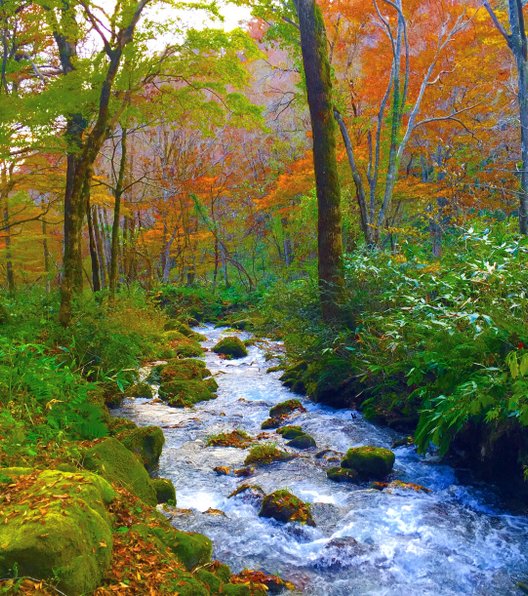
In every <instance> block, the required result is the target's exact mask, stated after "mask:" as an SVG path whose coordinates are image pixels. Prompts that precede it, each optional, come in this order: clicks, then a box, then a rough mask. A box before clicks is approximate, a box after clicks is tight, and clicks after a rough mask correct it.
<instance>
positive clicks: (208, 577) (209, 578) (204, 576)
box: [195, 569, 224, 594]
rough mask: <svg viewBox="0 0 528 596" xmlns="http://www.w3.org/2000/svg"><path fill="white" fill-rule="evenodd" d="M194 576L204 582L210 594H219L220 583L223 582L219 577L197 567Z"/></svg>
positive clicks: (220, 591)
mask: <svg viewBox="0 0 528 596" xmlns="http://www.w3.org/2000/svg"><path fill="white" fill-rule="evenodd" d="M195 575H196V577H197V578H198V579H199V580H200V581H201V582H202V584H205V585H206V586H207V587H208V588H209V590H210V591H211V593H212V594H221V593H222V590H221V587H222V584H223V583H224V582H223V581H222V580H221V579H220V578H219V577H217V576H216V575H215V574H214V573H211V572H210V571H206V570H205V569H198V570H197V571H196V573H195Z"/></svg>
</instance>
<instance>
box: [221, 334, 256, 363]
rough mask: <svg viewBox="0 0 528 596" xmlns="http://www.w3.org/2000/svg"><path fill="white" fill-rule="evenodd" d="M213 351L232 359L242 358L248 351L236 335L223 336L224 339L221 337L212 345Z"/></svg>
mask: <svg viewBox="0 0 528 596" xmlns="http://www.w3.org/2000/svg"><path fill="white" fill-rule="evenodd" d="M213 352H216V353H217V354H222V355H223V356H227V357H228V358H233V359H236V358H244V356H247V353H248V352H247V348H246V346H245V345H244V342H243V341H242V340H241V339H240V338H239V337H236V336H231V337H224V339H221V340H220V341H219V342H218V343H217V344H216V345H215V346H214V347H213Z"/></svg>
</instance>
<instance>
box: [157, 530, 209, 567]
mask: <svg viewBox="0 0 528 596" xmlns="http://www.w3.org/2000/svg"><path fill="white" fill-rule="evenodd" d="M151 531H152V533H153V534H154V535H155V536H157V538H158V539H159V540H160V541H161V542H162V543H163V544H164V545H165V546H166V547H167V548H168V549H170V550H171V551H172V552H173V553H174V554H175V555H176V556H177V557H178V559H179V560H180V561H181V562H182V563H183V564H184V565H185V567H186V568H187V569H188V570H192V569H195V568H196V567H198V566H200V565H205V564H206V563H208V562H209V561H210V560H211V556H212V554H213V543H212V542H211V540H209V538H207V536H204V535H203V534H195V533H194V532H182V531H180V530H176V529H175V528H170V529H167V528H162V527H157V528H152V530H151Z"/></svg>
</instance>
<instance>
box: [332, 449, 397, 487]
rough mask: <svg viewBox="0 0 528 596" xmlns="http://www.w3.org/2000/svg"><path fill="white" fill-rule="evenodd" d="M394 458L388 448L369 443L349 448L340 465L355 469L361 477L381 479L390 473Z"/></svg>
mask: <svg viewBox="0 0 528 596" xmlns="http://www.w3.org/2000/svg"><path fill="white" fill-rule="evenodd" d="M394 460H395V456H394V453H393V452H392V451H391V450H390V449H385V448H384V447H373V446H370V445H369V446H366V447H355V448H353V449H349V450H348V451H347V453H346V455H345V457H344V459H343V461H342V462H341V466H342V467H343V468H348V469H352V470H355V471H356V472H357V473H358V474H359V475H360V476H362V477H363V478H373V479H382V478H385V476H387V475H388V474H390V473H391V471H392V467H393V466H394Z"/></svg>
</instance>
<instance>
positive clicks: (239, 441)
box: [207, 429, 254, 449]
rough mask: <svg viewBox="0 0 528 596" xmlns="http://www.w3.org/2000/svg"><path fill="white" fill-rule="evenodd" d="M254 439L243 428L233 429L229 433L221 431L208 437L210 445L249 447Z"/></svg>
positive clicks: (208, 444)
mask: <svg viewBox="0 0 528 596" xmlns="http://www.w3.org/2000/svg"><path fill="white" fill-rule="evenodd" d="M253 442H254V440H253V439H252V437H250V435H248V434H247V433H246V432H245V431H243V430H238V429H236V430H233V431H231V432H228V433H219V434H217V435H211V436H210V437H208V438H207V446H208V447H235V448H237V449H247V448H248V447H249V446H250V445H251V444H252V443H253Z"/></svg>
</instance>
